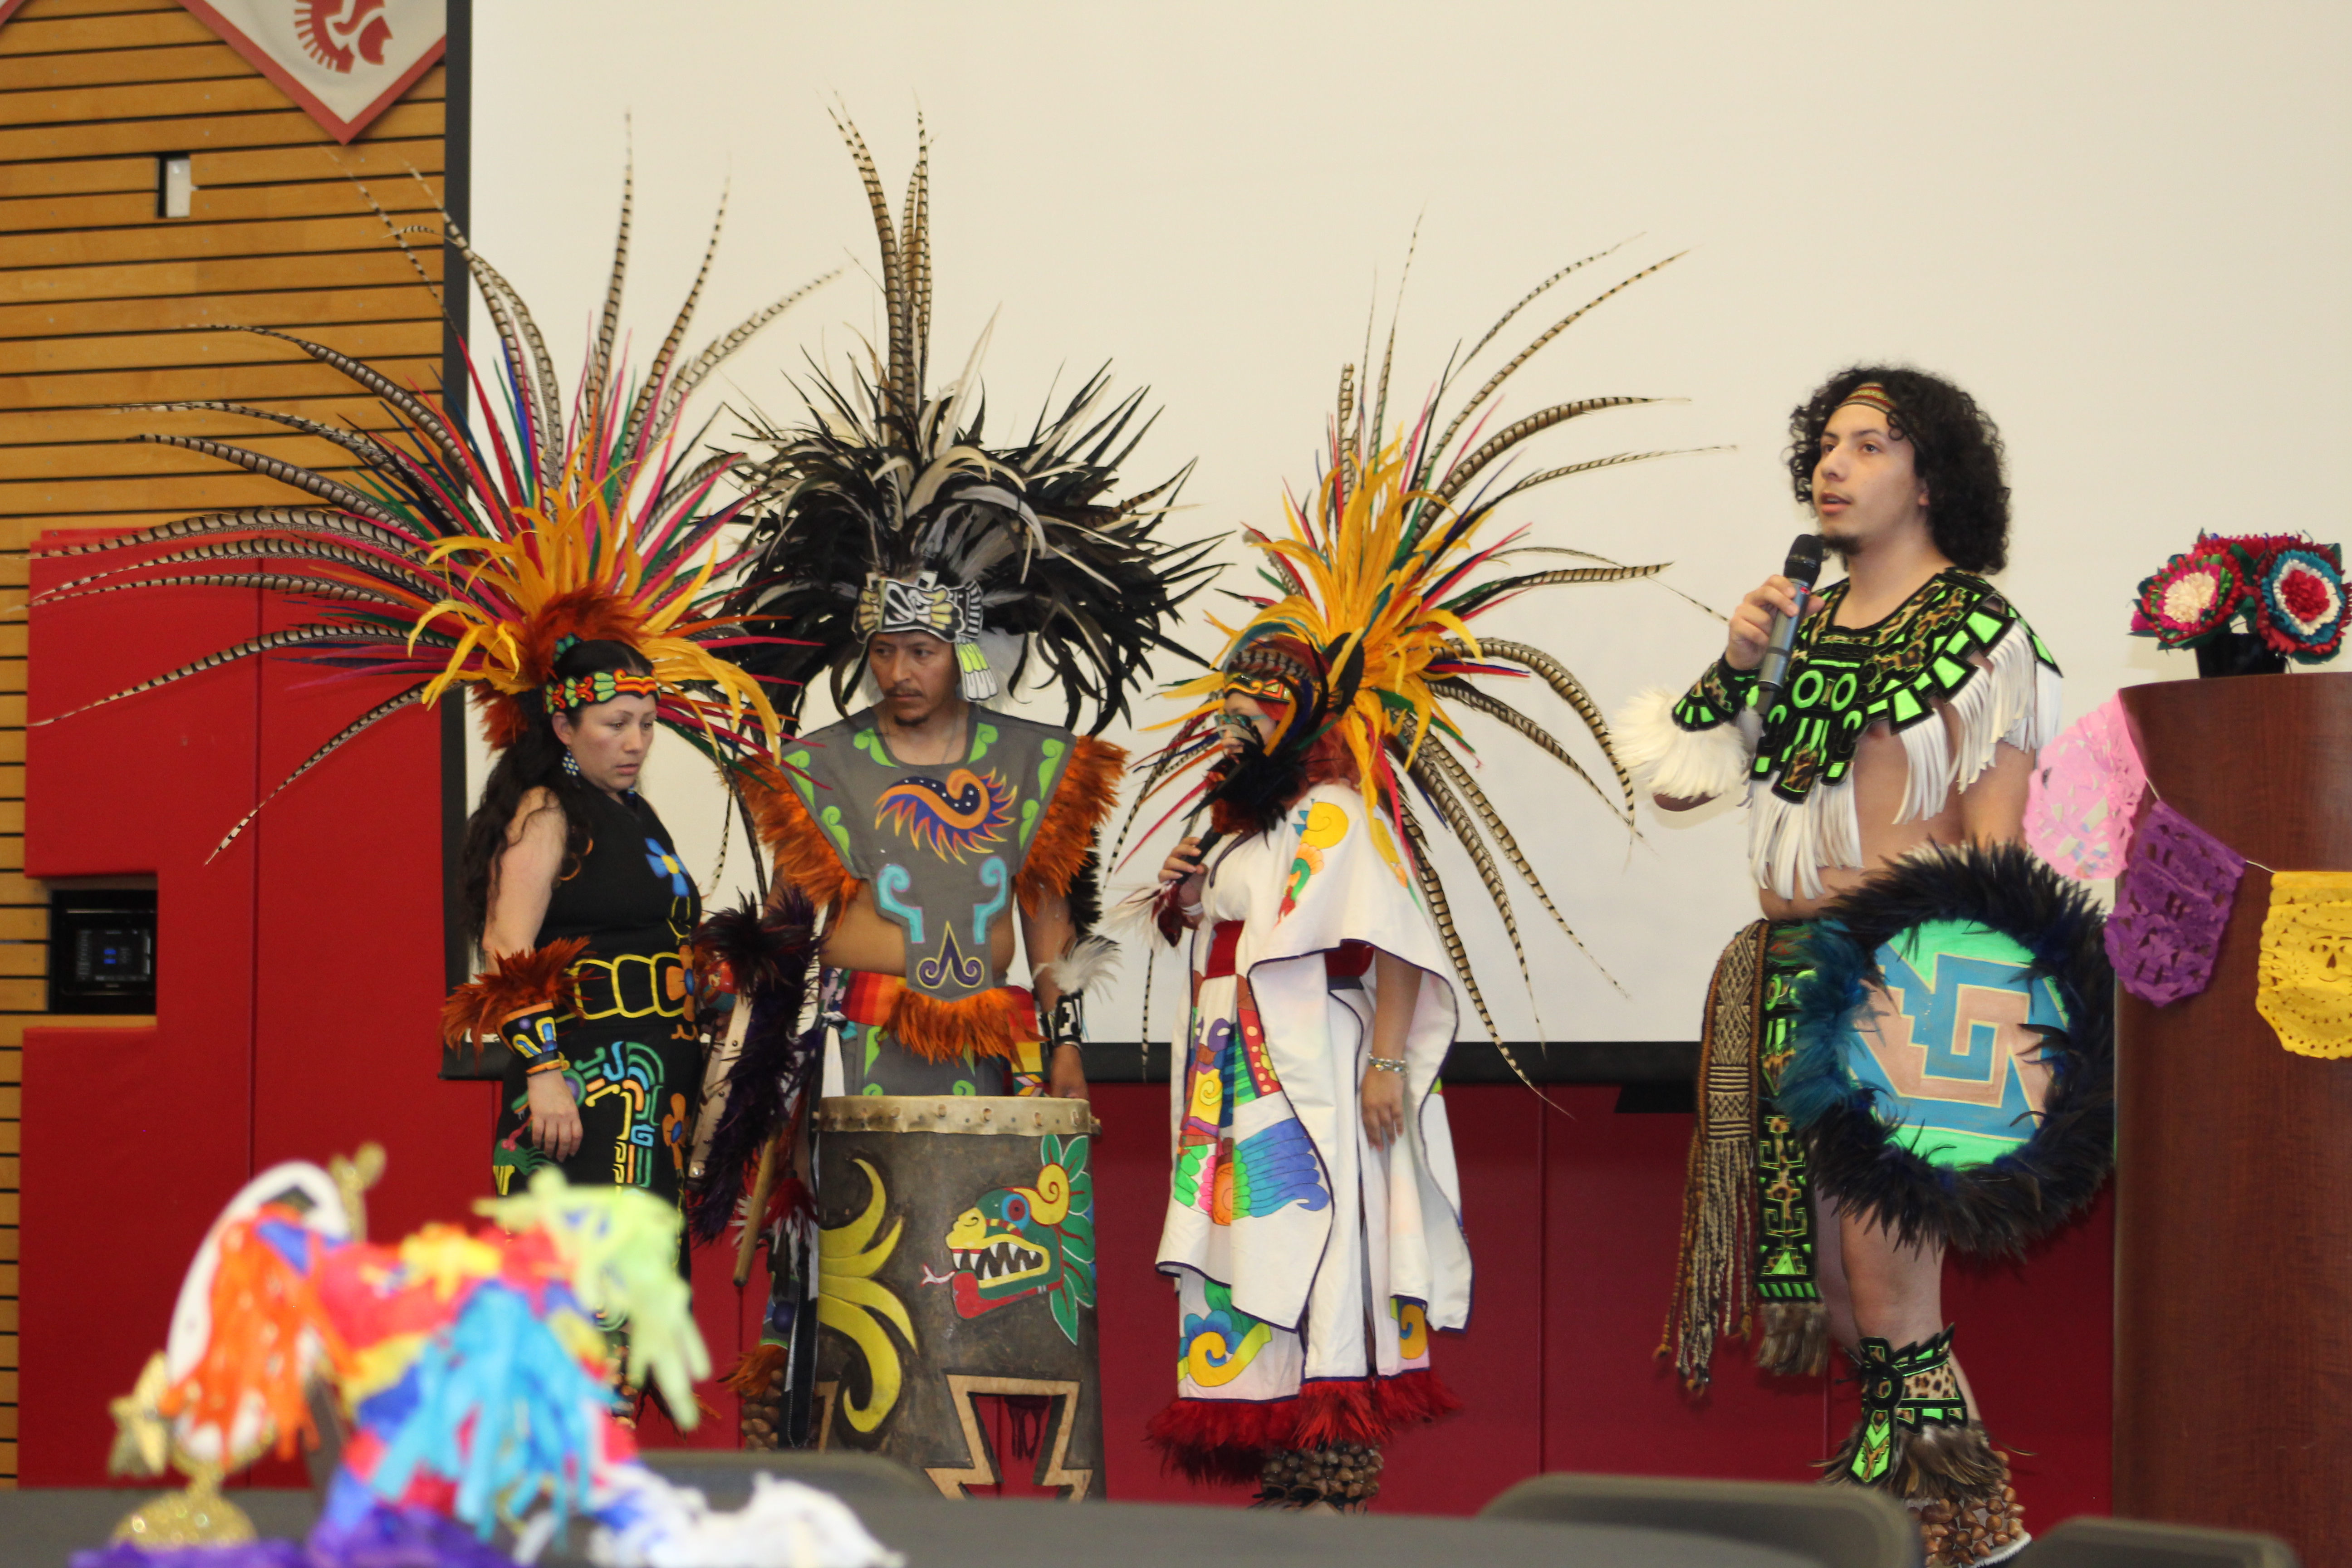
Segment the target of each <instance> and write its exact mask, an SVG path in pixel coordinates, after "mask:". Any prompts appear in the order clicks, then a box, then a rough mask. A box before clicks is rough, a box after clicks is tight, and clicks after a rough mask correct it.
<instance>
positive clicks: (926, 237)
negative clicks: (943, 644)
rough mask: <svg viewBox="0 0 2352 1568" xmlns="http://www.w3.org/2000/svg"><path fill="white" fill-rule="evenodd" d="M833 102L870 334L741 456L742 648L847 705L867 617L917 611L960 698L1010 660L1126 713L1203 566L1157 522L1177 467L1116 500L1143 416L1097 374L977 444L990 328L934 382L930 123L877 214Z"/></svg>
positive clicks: (889, 624) (910, 626) (1198, 550)
mask: <svg viewBox="0 0 2352 1568" xmlns="http://www.w3.org/2000/svg"><path fill="white" fill-rule="evenodd" d="M840 123H841V132H842V136H843V138H844V139H845V141H846V142H848V144H849V150H850V153H851V156H852V157H853V158H854V159H855V160H856V164H857V170H858V173H859V174H860V175H861V176H862V177H863V178H864V181H865V184H866V197H867V199H868V201H869V202H870V203H871V205H872V206H873V209H874V228H875V233H876V236H877V238H878V240H879V242H880V247H881V282H882V292H883V301H884V308H885V312H886V314H887V318H888V327H887V338H888V342H887V353H886V352H885V351H883V350H879V349H877V350H876V351H874V353H873V355H872V360H871V362H870V363H869V364H868V365H866V366H853V367H852V369H851V371H850V373H849V374H848V375H847V376H846V377H845V378H844V379H842V380H838V381H836V380H835V379H834V378H833V377H831V376H829V375H827V374H824V373H823V372H819V373H818V374H817V375H816V376H815V378H814V383H815V384H814V395H813V396H812V397H811V399H810V401H811V403H812V405H813V413H814V416H813V417H812V418H811V419H810V420H809V422H807V423H806V424H804V425H802V426H794V427H791V428H782V427H778V426H772V425H770V424H767V423H766V422H764V421H760V420H757V419H755V420H754V422H753V429H752V431H751V436H752V438H753V442H754V445H755V447H764V448H765V453H764V455H761V456H756V458H755V462H756V467H757V469H758V471H759V474H760V478H761V483H762V486H763V488H764V489H765V490H766V491H767V492H768V493H769V494H770V495H772V496H773V497H775V498H777V499H776V500H774V501H773V502H772V503H767V504H764V505H763V506H762V508H761V513H760V516H759V518H758V520H757V521H756V523H755V525H754V527H753V530H752V532H751V552H752V553H751V562H750V563H749V564H748V565H747V567H746V568H745V570H744V572H743V573H742V574H741V576H740V578H739V579H738V581H739V584H740V585H739V587H738V588H737V591H736V593H735V595H734V597H733V599H732V601H731V602H730V605H729V608H730V610H731V611H732V612H733V613H735V614H738V615H742V616H749V617H751V618H753V619H754V620H755V621H756V622H757V623H758V625H757V628H756V629H757V630H758V631H759V632H760V633H761V635H762V636H763V637H767V638H770V639H773V640H768V641H762V642H760V643H757V644H754V645H751V646H750V647H747V648H746V649H745V650H744V652H743V653H742V655H741V656H740V662H741V663H742V664H743V665H744V667H745V668H748V669H750V670H751V671H752V672H753V673H755V674H757V675H759V676H761V677H762V678H764V679H768V680H770V681H771V682H772V683H774V684H775V685H776V686H777V688H778V692H779V695H778V698H777V701H778V705H779V706H780V707H782V708H785V709H786V710H787V717H788V720H790V719H794V718H797V716H798V713H799V710H800V705H801V703H802V701H803V700H804V698H805V696H806V692H807V687H808V684H809V683H810V682H812V681H814V680H816V679H820V678H824V677H826V676H828V674H829V679H830V680H831V684H832V690H833V695H834V699H835V704H836V706H841V707H846V705H847V704H846V698H847V695H848V690H849V688H850V687H851V685H852V684H853V683H854V682H855V680H856V677H857V674H858V669H859V663H860V660H861V658H862V657H863V655H864V652H865V648H866V640H867V639H868V638H869V637H872V636H873V635H874V634H875V633H876V632H877V631H888V630H894V629H897V630H928V631H932V632H935V633H936V634H937V635H938V636H940V637H944V638H946V639H947V640H949V641H950V642H952V643H954V644H955V645H956V647H957V653H958V656H959V659H960V661H961V668H962V671H963V676H964V684H963V691H964V695H965V696H966V697H967V698H970V699H972V700H980V699H982V698H985V697H988V696H992V695H993V694H994V693H995V692H996V690H997V689H999V687H1000V685H1001V684H1003V683H1004V682H1005V681H1009V680H1018V679H1024V678H1026V679H1031V680H1032V681H1034V682H1037V683H1051V684H1053V685H1055V686H1057V687H1059V689H1061V690H1062V692H1063V693H1064V694H1065V699H1066V702H1067V705H1068V714H1067V718H1066V721H1065V722H1066V723H1068V724H1070V725H1072V726H1073V727H1075V726H1076V725H1077V723H1078V722H1079V721H1080V719H1081V717H1082V716H1085V715H1087V714H1088V712H1089V710H1091V717H1090V718H1089V720H1088V722H1089V725H1090V728H1091V729H1092V730H1093V731H1097V732H1099V731H1101V730H1102V729H1103V728H1104V727H1105V726H1106V725H1108V723H1110V722H1111V721H1112V720H1114V719H1116V718H1118V717H1119V716H1120V715H1122V714H1123V713H1125V712H1126V710H1127V706H1128V700H1129V694H1130V693H1132V692H1134V691H1137V690H1139V689H1141V687H1142V684H1143V680H1144V677H1145V674H1146V672H1147V668H1148V663H1149V660H1150V657H1151V655H1152V653H1153V651H1154V650H1155V649H1165V650H1167V651H1169V652H1171V653H1174V654H1176V655H1178V656H1180V657H1182V658H1192V657H1193V656H1192V655H1191V654H1190V653H1188V652H1187V651H1186V650H1185V649H1184V648H1182V647H1179V646H1178V645H1177V644H1176V643H1174V642H1172V641H1171V640H1170V639H1169V637H1168V636H1167V630H1168V627H1169V625H1170V623H1171V621H1172V620H1173V619H1174V616H1175V614H1176V608H1177V605H1180V604H1181V602H1182V601H1183V600H1184V599H1185V598H1186V597H1188V596H1189V595H1191V594H1192V593H1193V592H1194V591H1195V590H1197V589H1198V588H1199V587H1200V586H1201V584H1202V583H1203V582H1205V581H1206V580H1207V579H1208V577H1209V576H1210V575H1211V574H1213V572H1214V570H1215V568H1214V567H1213V566H1210V565H1205V564H1203V563H1202V560H1201V557H1202V555H1203V554H1204V553H1205V552H1207V550H1208V549H1209V548H1210V546H1211V544H1212V543H1213V541H1210V542H1201V543H1196V544H1192V545H1185V546H1177V545H1171V544H1170V543H1168V542H1165V541H1163V540H1161V539H1160V537H1158V532H1157V531H1158V528H1159V525H1160V521H1161V519H1162V518H1164V517H1165V516H1166V514H1167V511H1168V510H1169V507H1170V505H1171V502H1172V500H1173V498H1174V496H1175V494H1176V491H1177V489H1178V488H1179V487H1180V486H1181V484H1182V482H1183V479H1184V474H1185V472H1187V471H1189V469H1187V470H1184V471H1180V472H1178V473H1177V474H1175V475H1174V476H1172V477H1171V478H1170V479H1166V480H1163V481H1162V482H1161V483H1160V484H1158V485H1155V486H1153V487H1152V488H1151V489H1148V490H1146V491H1144V492H1143V493H1142V494H1140V495H1136V496H1131V497H1129V498H1128V499H1127V500H1123V501H1114V500H1112V499H1111V491H1112V490H1113V489H1114V488H1115V487H1116V485H1117V483H1118V465H1119V464H1120V463H1121V462H1122V461H1123V460H1125V458H1127V457H1128V455H1129V453H1130V452H1132V451H1133V450H1134V447H1135V445H1136V443H1137V442H1138V441H1139V440H1140V439H1142V437H1143V434H1144V432H1145V431H1146V430H1148V429H1149V428H1150V424H1151V421H1150V418H1144V417H1139V415H1140V411H1141V407H1142V400H1143V394H1142V393H1141V392H1135V393H1130V394H1129V395H1126V396H1124V397H1114V396H1113V395H1111V393H1110V390H1109V383H1108V376H1107V374H1103V373H1097V374H1096V375H1094V376H1093V377H1091V378H1090V379H1089V380H1088V381H1087V383H1086V384H1085V385H1084V386H1082V387H1080V388H1079V389H1078V392H1077V394H1076V396H1074V397H1072V398H1071V399H1070V400H1069V402H1068V404H1067V405H1065V406H1064V407H1063V408H1062V409H1061V411H1060V412H1059V413H1058V414H1041V415H1040V416H1039V417H1038V419H1037V422H1036V424H1035V426H1034V427H1033V428H1032V429H1031V430H1030V432H1029V434H1028V436H1027V437H1026V438H1025V439H1024V440H1022V441H1021V442H1020V443H1019V444H1017V445H1014V446H1011V447H989V446H987V445H985V444H984V442H983V437H982V426H983V424H984V422H985V414H986V410H985V408H984V406H983V403H982V396H981V394H980V389H979V379H978V378H979V370H980V362H981V357H982V353H984V351H985V350H986V348H987V344H988V334H987V333H986V332H983V333H982V335H981V340H980V342H979V344H978V345H977V346H976V347H975V348H974V349H973V351H972V353H971V360H970V361H969V363H967V364H966V365H965V367H964V371H963V374H962V375H961V377H959V378H958V379H957V380H956V381H955V382H954V383H953V384H950V385H949V386H947V387H944V388H942V389H941V391H940V393H939V394H938V395H934V394H933V393H932V392H931V391H930V390H929V387H928V385H927V383H928V379H929V338H930V316H931V251H930V226H929V144H928V143H923V144H922V145H921V146H920V147H919V151H918V152H917V154H916V159H915V172H914V176H913V178H912V179H911V180H910V181H909V182H908V187H907V201H906V208H905V211H904V214H903V216H901V218H900V219H899V221H898V223H897V224H896V225H894V224H893V223H892V221H891V216H890V208H889V203H888V200H887V197H886V196H885V195H884V194H883V189H882V182H881V178H880V176H879V175H878V174H877V173H876V171H875V167H874V159H873V155H872V154H871V153H868V152H867V151H866V142H865V140H864V139H863V138H862V137H860V136H859V135H858V133H857V129H856V126H854V125H851V124H849V123H848V122H847V121H841V122H840ZM983 634H993V635H992V636H991V637H990V641H991V642H992V643H994V644H995V645H996V647H998V648H999V649H1000V650H1001V651H1000V654H999V658H1000V659H1007V658H1009V661H1010V665H1011V668H1009V669H1008V670H1007V671H1006V672H1005V676H1004V678H1003V680H1000V679H999V677H998V676H997V675H996V674H995V673H994V672H993V671H992V669H991V668H990V667H989V666H990V661H988V660H986V659H985V658H983V656H982V653H981V647H982V642H981V639H982V635H983ZM999 639H1003V640H999Z"/></svg>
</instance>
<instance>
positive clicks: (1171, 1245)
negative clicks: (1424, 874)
mask: <svg viewBox="0 0 2352 1568" xmlns="http://www.w3.org/2000/svg"><path fill="white" fill-rule="evenodd" d="M1365 816H1366V808H1365V805H1364V801H1363V797H1362V796H1361V795H1359V794H1358V793H1357V791H1356V790H1355V789H1354V788H1352V787H1350V786H1349V785H1346V784H1318V785H1316V786H1315V787H1314V788H1313V789H1311V790H1309V791H1308V792H1307V795H1305V796H1304V797H1303V798H1301V799H1300V800H1299V801H1298V803H1297V805H1294V806H1293V807H1292V808H1291V810H1290V812H1289V813H1288V815H1287V816H1286V818H1285V819H1284V822H1283V825H1282V826H1280V827H1278V828H1276V830H1275V831H1273V832H1271V833H1268V834H1265V835H1261V836H1258V837H1252V838H1248V839H1244V840H1243V841H1241V842H1239V843H1237V844H1235V845H1234V846H1233V847H1231V848H1229V849H1227V850H1225V851H1224V852H1223V854H1221V855H1219V856H1218V857H1217V858H1216V859H1215V863H1214V864H1213V867H1212V868H1211V869H1210V874H1209V880H1208V888H1207V891H1206V892H1205V893H1204V894H1203V896H1202V917H1201V922H1200V928H1199V930H1198V931H1195V932H1194V934H1193V941H1192V993H1193V1000H1192V1013H1191V1019H1190V1022H1189V1026H1188V1029H1187V1039H1186V1041H1185V1047H1184V1048H1183V1049H1182V1050H1181V1051H1179V1052H1177V1053H1175V1060H1174V1063H1173V1068H1174V1070H1173V1073H1172V1075H1171V1077H1172V1085H1171V1087H1172V1090H1173V1096H1172V1098H1173V1123H1174V1126H1173V1131H1174V1154H1175V1173H1174V1179H1173V1181H1172V1183H1171V1193H1170V1198H1169V1205H1168V1218H1167V1223H1166V1225H1165V1226H1164V1227H1163V1228H1162V1230H1161V1233H1160V1252H1159V1267H1160V1272H1162V1273H1164V1274H1171V1275H1173V1276H1175V1277H1176V1279H1177V1286H1178V1296H1179V1300H1180V1302H1181V1333H1180V1337H1179V1383H1178V1393H1179V1394H1180V1396H1181V1397H1183V1398H1188V1399H1226V1400H1234V1399H1239V1400H1253V1401H1265V1400H1276V1399H1286V1398H1290V1397H1293V1396H1295V1395H1297V1394H1298V1392H1299V1389H1300V1385H1301V1383H1302V1381H1306V1382H1313V1381H1317V1380H1325V1379H1348V1380H1362V1379H1367V1378H1370V1377H1376V1376H1377V1377H1395V1376H1397V1375H1399V1374H1401V1373H1409V1372H1416V1371H1422V1370H1425V1369H1426V1368H1427V1367H1428V1365H1429V1335H1428V1330H1430V1329H1432V1328H1440V1329H1458V1328H1460V1327H1462V1326H1463V1325H1464V1324H1465V1322H1466V1321H1468V1318H1469V1310H1470V1252H1469V1247H1468V1245H1467V1244H1466V1243H1465V1240H1464V1238H1463V1234H1462V1217H1461V1211H1462V1197H1461V1184H1460V1181H1459V1179H1458V1177H1457V1175H1456V1173H1455V1171H1454V1142H1453V1137H1452V1135H1451V1133H1450V1132H1449V1131H1447V1127H1446V1121H1445V1102H1444V1095H1443V1094H1442V1093H1440V1092H1438V1087H1437V1076H1438V1073H1439V1071H1440V1070H1441V1069H1442V1068H1443V1067H1444V1061H1445V1053H1446V1049H1447V1047H1449V1046H1450V1045H1451V1044H1452V1043H1453V1039H1454V1015H1455V999H1454V984H1453V981H1452V979H1451V977H1450V969H1449V966H1448V965H1447V963H1446V962H1445V958H1444V952H1443V950H1442V948H1441V947H1440V945H1439V942H1438V938H1437V932H1436V931H1435V929H1434V927H1433V925H1432V924H1431V921H1430V919H1429V916H1428V914H1427V912H1426V911H1425V910H1423V908H1422V905H1421V902H1420V900H1419V899H1418V898H1417V897H1416V896H1415V894H1414V892H1413V890H1412V888H1411V887H1410V886H1409V884H1408V882H1407V880H1406V879H1405V878H1404V877H1403V876H1402V875H1401V874H1400V873H1399V871H1398V869H1397V868H1395V867H1392V866H1391V865H1390V864H1389V863H1388V861H1387V860H1386V859H1384V858H1382V857H1381V853H1380V851H1379V850H1378V849H1377V848H1376V847H1374V845H1373V844H1372V842H1371V838H1370V833H1369V831H1368V829H1367V826H1366V819H1365ZM1233 921H1237V922H1239V924H1240V931H1239V934H1238V940H1237V942H1235V944H1234V950H1233V951H1234V957H1233V973H1230V974H1223V975H1219V976H1216V977H1214V978H1211V977H1209V976H1208V974H1207V971H1208V969H1209V967H1210V959H1211V955H1212V953H1213V951H1214V950H1215V947H1216V934H1215V933H1216V929H1217V927H1218V926H1219V925H1220V924H1221V923H1223V922H1233ZM1349 942H1357V943H1364V944H1367V945H1369V946H1370V947H1372V948H1375V949H1377V950H1379V951H1381V952H1387V953H1389V954H1391V955H1392V956H1394V957H1397V958H1401V959H1402V960H1404V961H1405V962H1406V963H1410V964H1412V965H1413V966H1414V967H1415V968H1417V969H1419V970H1420V971H1421V972H1422V983H1421V988H1420V993H1419V995H1418V998H1417V999H1416V1001H1415V1004H1414V1007H1413V1016H1412V1026H1411V1027H1410V1028H1409V1029H1408V1031H1407V1033H1406V1039H1405V1048H1404V1056H1405V1063H1406V1068H1405V1105H1406V1109H1407V1112H1408V1114H1407V1116H1406V1118H1405V1131H1404V1134H1403V1136H1402V1138H1401V1139H1398V1140H1396V1141H1395V1142H1391V1144H1390V1146H1389V1147H1388V1148H1387V1149H1385V1150H1382V1149H1377V1148H1374V1147H1373V1146H1372V1144H1371V1142H1370V1139H1369V1138H1367V1137H1366V1136H1365V1133H1364V1127H1363V1118H1362V1115H1361V1111H1360V1105H1359V1096H1358V1089H1359V1086H1360V1083H1361V1081H1362V1078H1363V1073H1364V1069H1365V1067H1366V1065H1367V1060H1368V1058H1369V1057H1370V1051H1371V1040H1372V1028H1371V1023H1372V1013H1373V1006H1374V991H1373V986H1374V984H1375V981H1374V972H1373V971H1372V970H1370V969H1367V970H1365V972H1364V973H1363V976H1362V980H1361V982H1360V984H1359V983H1356V982H1351V981H1348V980H1344V979H1335V978H1333V977H1331V976H1330V975H1329V974H1328V972H1327V969H1326V955H1327V954H1334V953H1337V952H1339V949H1340V947H1341V946H1342V944H1343V943H1349Z"/></svg>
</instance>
